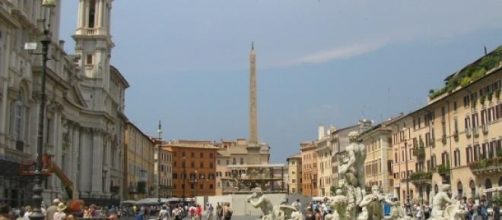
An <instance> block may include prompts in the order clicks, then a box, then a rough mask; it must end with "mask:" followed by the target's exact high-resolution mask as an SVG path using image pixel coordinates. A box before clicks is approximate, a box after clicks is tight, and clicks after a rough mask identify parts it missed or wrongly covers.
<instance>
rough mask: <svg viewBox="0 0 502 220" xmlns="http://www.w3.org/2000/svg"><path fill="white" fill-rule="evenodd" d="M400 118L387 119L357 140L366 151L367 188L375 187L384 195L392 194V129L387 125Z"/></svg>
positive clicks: (365, 172)
mask: <svg viewBox="0 0 502 220" xmlns="http://www.w3.org/2000/svg"><path fill="white" fill-rule="evenodd" d="M400 117H401V116H399V117H396V118H393V119H389V120H388V121H385V122H382V123H380V124H378V125H376V126H375V127H373V128H371V129H369V130H367V131H365V132H363V133H361V134H360V135H359V139H360V140H361V142H362V144H363V145H364V147H365V150H366V159H365V161H364V180H365V184H366V186H368V187H371V186H373V185H377V186H379V187H380V189H381V190H382V191H383V192H384V193H385V194H387V193H393V192H394V190H393V186H394V178H393V174H392V159H393V156H392V139H391V135H392V129H391V128H389V127H388V126H387V125H388V124H389V123H391V122H392V121H395V120H398V119H399V118H400Z"/></svg>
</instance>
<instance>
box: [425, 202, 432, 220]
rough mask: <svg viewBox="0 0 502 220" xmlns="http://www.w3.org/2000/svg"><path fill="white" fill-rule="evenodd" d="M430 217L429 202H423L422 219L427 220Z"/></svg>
mask: <svg viewBox="0 0 502 220" xmlns="http://www.w3.org/2000/svg"><path fill="white" fill-rule="evenodd" d="M430 216H431V207H430V206H429V202H425V204H424V217H425V219H429V217H430Z"/></svg>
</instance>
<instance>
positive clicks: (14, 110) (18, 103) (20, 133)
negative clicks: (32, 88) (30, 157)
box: [9, 89, 27, 151]
mask: <svg viewBox="0 0 502 220" xmlns="http://www.w3.org/2000/svg"><path fill="white" fill-rule="evenodd" d="M24 103H25V98H24V91H23V90H22V89H21V90H19V92H18V94H17V96H16V98H15V99H14V100H12V101H11V106H10V129H9V131H10V136H11V138H12V139H13V140H14V141H16V149H17V150H19V151H23V148H24V141H25V136H26V134H25V133H26V132H25V131H26V127H27V126H26V125H25V123H26V115H27V108H26V107H25V104H24Z"/></svg>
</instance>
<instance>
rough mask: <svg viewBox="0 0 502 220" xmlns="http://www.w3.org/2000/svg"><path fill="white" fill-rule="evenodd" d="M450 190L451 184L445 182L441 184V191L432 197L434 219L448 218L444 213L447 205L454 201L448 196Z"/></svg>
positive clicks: (432, 216)
mask: <svg viewBox="0 0 502 220" xmlns="http://www.w3.org/2000/svg"><path fill="white" fill-rule="evenodd" d="M448 190H450V185H448V184H445V185H442V186H441V189H440V191H439V192H438V193H437V194H436V195H435V196H434V198H433V199H432V213H431V218H430V219H433V220H443V219H446V218H445V217H444V216H445V215H443V214H444V210H445V209H446V205H448V204H452V203H453V201H452V200H451V199H450V198H449V197H448V194H447V192H448Z"/></svg>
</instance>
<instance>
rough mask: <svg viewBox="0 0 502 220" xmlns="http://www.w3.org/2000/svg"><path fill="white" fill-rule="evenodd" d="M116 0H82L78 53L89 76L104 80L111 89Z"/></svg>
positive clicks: (87, 76)
mask: <svg viewBox="0 0 502 220" xmlns="http://www.w3.org/2000/svg"><path fill="white" fill-rule="evenodd" d="M112 1H113V0H79V4H78V15H77V29H76V31H75V35H73V39H75V41H76V48H75V53H76V54H77V55H79V56H80V63H79V66H80V69H81V71H82V75H83V76H84V77H86V78H91V79H93V80H95V81H96V80H97V81H100V82H101V83H102V84H101V85H102V87H103V88H105V89H107V88H108V86H109V82H108V79H109V78H110V77H109V72H110V58H111V50H112V48H113V47H114V44H113V42H112V37H111V34H110V14H111V9H112Z"/></svg>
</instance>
